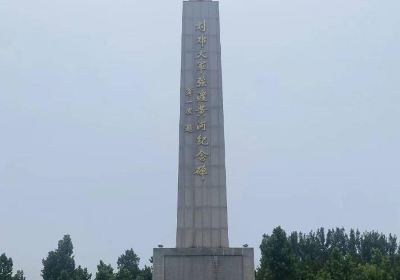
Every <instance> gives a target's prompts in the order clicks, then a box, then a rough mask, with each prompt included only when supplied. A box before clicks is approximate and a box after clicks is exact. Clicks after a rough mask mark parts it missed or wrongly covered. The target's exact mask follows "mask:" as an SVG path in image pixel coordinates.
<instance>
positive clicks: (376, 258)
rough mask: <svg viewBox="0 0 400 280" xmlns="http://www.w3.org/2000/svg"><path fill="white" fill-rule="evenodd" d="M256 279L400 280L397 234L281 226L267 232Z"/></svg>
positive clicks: (399, 253)
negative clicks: (291, 229) (288, 229)
mask: <svg viewBox="0 0 400 280" xmlns="http://www.w3.org/2000/svg"><path fill="white" fill-rule="evenodd" d="M260 249H261V261H260V266H259V267H258V268H257V271H256V280H400V251H399V246H398V244H397V238H396V236H393V235H389V236H385V235H384V234H381V233H378V232H375V231H371V232H364V233H362V234H361V233H360V232H359V231H355V230H351V231H350V233H346V232H345V230H344V229H343V228H337V229H330V230H328V231H327V232H325V230H324V228H320V229H318V230H317V231H316V232H310V233H308V234H303V233H298V232H292V233H291V234H290V235H287V234H286V232H285V231H284V230H283V229H282V228H280V227H278V228H275V229H274V230H273V233H272V234H271V235H264V236H263V240H262V243H261V246H260Z"/></svg>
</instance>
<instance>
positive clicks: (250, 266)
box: [153, 248, 254, 280]
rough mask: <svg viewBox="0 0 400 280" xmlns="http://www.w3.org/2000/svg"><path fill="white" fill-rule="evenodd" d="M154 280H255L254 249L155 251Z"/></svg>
mask: <svg viewBox="0 0 400 280" xmlns="http://www.w3.org/2000/svg"><path fill="white" fill-rule="evenodd" d="M153 257H154V274H153V280H254V254H253V249H251V248H177V249H154V253H153Z"/></svg>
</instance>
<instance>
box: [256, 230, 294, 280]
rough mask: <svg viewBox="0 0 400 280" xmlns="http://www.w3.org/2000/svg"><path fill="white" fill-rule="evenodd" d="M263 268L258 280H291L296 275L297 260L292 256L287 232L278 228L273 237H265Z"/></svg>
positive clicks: (262, 246) (262, 249) (258, 274)
mask: <svg viewBox="0 0 400 280" xmlns="http://www.w3.org/2000/svg"><path fill="white" fill-rule="evenodd" d="M260 249H261V266H260V269H259V271H258V272H257V279H258V280H269V279H279V280H291V279H293V278H292V277H293V276H294V274H295V258H294V255H293V254H292V249H291V246H290V243H289V241H288V239H287V237H286V232H285V231H284V230H283V229H282V228H281V227H277V228H275V229H274V230H273V232H272V235H271V236H268V235H264V237H263V241H262V243H261V246H260Z"/></svg>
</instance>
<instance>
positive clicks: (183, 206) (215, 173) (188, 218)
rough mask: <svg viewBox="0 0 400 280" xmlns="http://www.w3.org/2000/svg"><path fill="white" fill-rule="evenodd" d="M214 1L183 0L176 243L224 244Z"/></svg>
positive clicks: (190, 245)
mask: <svg viewBox="0 0 400 280" xmlns="http://www.w3.org/2000/svg"><path fill="white" fill-rule="evenodd" d="M218 4H219V3H218V2H212V1H188V2H184V5H183V25H182V66H181V91H180V95H181V99H180V103H181V106H180V137H179V178H178V217H177V221H178V223H177V238H176V246H177V247H178V248H203V247H206V248H211V247H213V248H220V247H229V243H228V222H227V198H226V178H225V177H226V175H225V143H224V116H223V104H222V73H221V45H220V25H219V5H218Z"/></svg>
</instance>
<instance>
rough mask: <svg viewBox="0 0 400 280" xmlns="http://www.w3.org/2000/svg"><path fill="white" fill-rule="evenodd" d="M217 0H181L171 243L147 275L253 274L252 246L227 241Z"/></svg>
mask: <svg viewBox="0 0 400 280" xmlns="http://www.w3.org/2000/svg"><path fill="white" fill-rule="evenodd" d="M221 69H222V68H221V45H220V24H219V3H218V2H217V1H212V0H208V1H207V0H203V1H201V0H190V1H185V2H183V22H182V66H181V90H180V123H179V128H180V130H179V177H178V215H177V234H176V248H156V249H154V253H153V258H154V272H153V280H253V279H254V253H253V249H252V248H244V247H243V248H229V239H228V217H227V197H226V178H225V176H226V175H225V142H224V141H225V140H224V116H223V103H222V70H221Z"/></svg>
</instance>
